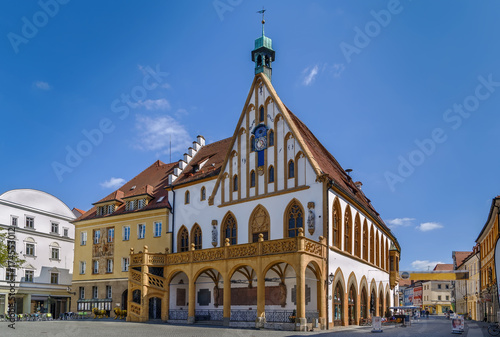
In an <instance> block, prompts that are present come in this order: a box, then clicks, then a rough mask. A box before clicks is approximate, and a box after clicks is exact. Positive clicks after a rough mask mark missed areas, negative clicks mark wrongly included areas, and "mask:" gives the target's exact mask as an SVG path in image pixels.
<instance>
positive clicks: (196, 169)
mask: <svg viewBox="0 0 500 337" xmlns="http://www.w3.org/2000/svg"><path fill="white" fill-rule="evenodd" d="M199 171H200V165H198V164H195V165H193V172H194V173H196V172H199Z"/></svg>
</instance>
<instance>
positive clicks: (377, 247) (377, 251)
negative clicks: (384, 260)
mask: <svg viewBox="0 0 500 337" xmlns="http://www.w3.org/2000/svg"><path fill="white" fill-rule="evenodd" d="M375 265H377V266H379V267H380V240H379V238H378V231H377V234H375Z"/></svg>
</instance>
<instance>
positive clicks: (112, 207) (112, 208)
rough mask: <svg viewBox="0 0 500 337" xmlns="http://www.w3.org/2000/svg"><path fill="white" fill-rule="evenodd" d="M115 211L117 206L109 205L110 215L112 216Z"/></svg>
mask: <svg viewBox="0 0 500 337" xmlns="http://www.w3.org/2000/svg"><path fill="white" fill-rule="evenodd" d="M114 211H115V205H108V214H111V213H113V212H114Z"/></svg>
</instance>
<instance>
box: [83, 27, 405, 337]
mask: <svg viewBox="0 0 500 337" xmlns="http://www.w3.org/2000/svg"><path fill="white" fill-rule="evenodd" d="M263 25H264V21H263ZM263 27H264V26H263ZM274 60H275V51H274V50H273V49H272V40H271V39H270V38H269V37H267V36H265V34H264V28H263V29H262V36H261V37H259V38H258V39H256V40H255V49H254V50H253V51H252V61H253V62H254V63H255V76H254V78H253V82H252V84H251V87H250V91H249V93H248V96H247V98H246V101H245V103H244V105H243V109H242V112H241V115H240V117H239V120H238V121H237V123H236V127H235V129H234V133H233V136H232V137H230V138H227V139H223V140H220V141H217V142H214V143H211V144H205V139H204V138H203V137H202V136H198V138H197V140H196V141H195V142H193V146H192V147H190V148H189V149H187V152H186V153H185V154H184V156H183V158H182V159H181V160H179V161H178V162H174V163H170V164H164V163H162V162H160V161H158V162H156V163H155V164H154V170H153V171H154V172H155V173H154V174H155V176H154V177H150V173H148V171H149V172H151V170H152V169H151V168H148V169H146V170H145V171H144V172H142V173H141V174H139V175H138V176H137V177H136V178H134V182H132V181H131V182H128V183H127V184H125V185H124V186H123V187H121V188H120V189H118V190H117V191H115V192H114V193H113V194H112V195H110V196H108V197H106V198H104V199H102V200H101V201H99V202H98V203H96V204H95V205H96V207H94V208H92V209H91V210H89V211H88V212H87V213H86V214H84V215H83V216H82V217H80V218H79V219H77V220H76V221H75V227H76V236H77V238H78V235H80V234H79V233H81V228H84V227H87V228H88V229H87V232H88V233H89V234H88V235H91V234H90V233H91V231H92V230H97V229H99V230H100V233H101V234H100V235H102V231H104V230H106V229H105V228H108V227H109V226H110V225H109V224H110V223H113V238H112V240H114V243H113V246H114V247H113V248H112V246H111V245H110V246H109V249H115V251H114V253H112V254H111V253H110V251H109V250H107V251H106V252H104V254H108V255H106V261H107V260H110V259H111V260H112V259H113V257H117V258H119V259H127V271H126V272H125V271H124V270H123V268H122V270H117V269H119V268H116V267H115V268H114V269H113V268H112V269H111V270H109V273H106V272H105V271H103V274H105V275H104V276H102V277H101V276H96V275H90V276H89V277H84V276H81V275H80V276H79V275H78V274H77V273H75V274H76V275H75V276H76V278H77V279H78V284H79V286H80V287H90V286H92V287H97V286H98V283H95V282H94V283H92V282H90V281H91V280H97V279H104V278H108V279H109V280H108V281H106V282H108V283H107V285H108V286H109V285H110V284H111V283H110V282H112V281H111V280H112V279H113V280H114V279H116V277H114V276H113V274H114V273H118V274H119V276H120V280H122V281H120V282H121V284H123V281H124V278H125V277H126V278H127V282H128V283H127V287H125V288H124V287H123V286H120V291H119V293H118V294H117V295H116V296H117V297H116V298H115V297H113V296H114V295H112V296H111V297H110V298H109V302H110V303H112V304H113V305H114V304H116V302H119V303H120V306H121V307H126V308H127V311H128V312H127V320H129V321H138V322H144V321H148V320H154V319H160V320H163V321H168V322H187V323H195V322H196V321H203V320H210V321H216V322H219V323H220V324H221V325H226V326H252V327H267V328H280V329H295V330H301V331H304V330H308V329H309V328H311V327H317V328H322V329H326V328H331V327H333V326H336V325H354V324H360V323H361V322H363V321H364V320H367V319H369V318H370V317H372V316H383V315H385V314H386V313H388V312H389V307H391V306H394V305H395V303H397V294H398V291H397V284H398V280H399V256H400V251H401V247H400V245H399V243H398V241H397V239H396V238H395V236H394V234H393V233H392V232H391V231H390V229H389V228H388V227H387V226H386V225H385V224H384V222H383V221H382V219H381V217H380V215H379V214H378V213H377V211H376V210H375V209H374V207H373V206H372V204H371V202H370V200H369V199H368V198H367V197H366V196H365V194H364V193H363V191H362V190H361V183H359V182H354V181H353V180H352V179H351V177H350V176H349V174H348V173H347V172H346V171H345V170H344V169H343V168H342V167H341V165H340V164H339V163H338V162H337V160H336V159H335V158H334V157H333V156H332V155H331V154H330V153H329V152H328V151H327V150H326V149H325V147H324V146H323V145H322V144H321V143H320V142H319V141H318V139H317V138H316V137H315V136H314V135H313V133H312V132H311V131H310V130H309V129H308V128H307V126H306V125H305V124H304V123H303V122H302V121H301V120H300V119H299V118H298V117H297V116H296V115H295V114H293V113H292V112H291V111H290V110H289V109H288V108H287V107H286V106H285V104H284V103H283V102H282V101H281V99H280V97H279V96H278V94H277V93H276V90H275V88H274V87H273V85H272V82H271V78H272V63H273V62H274ZM162 175H163V177H162ZM132 187H134V189H133V190H131V188H132ZM134 191H141V192H134ZM135 199H141V200H143V201H141V209H138V208H137V204H135V206H132V208H130V201H131V200H135ZM160 199H161V200H160ZM156 205H158V206H156ZM103 210H104V211H103ZM154 212H156V213H154ZM118 217H121V218H123V220H124V221H125V220H126V221H125V222H123V221H118ZM112 219H115V220H112ZM155 221H157V222H161V223H163V224H164V225H165V226H164V227H163V229H162V228H160V232H159V233H156V234H159V235H158V236H155V234H154V233H153V232H154V231H155ZM101 223H102V224H103V225H101ZM104 223H106V225H104ZM106 226H107V227H106ZM124 226H128V227H129V229H128V233H129V234H128V235H129V238H128V240H129V242H128V246H129V248H130V249H129V251H128V252H127V253H126V254H127V255H124V254H125V252H124V251H123V247H126V246H127V243H125V244H123V240H122V239H123V233H124V230H125V229H123V228H122V227H124ZM101 227H102V229H101ZM143 228H144V229H143ZM143 230H144V235H143V234H142V232H141V231H143ZM115 233H120V234H119V235H115ZM150 234H151V235H150ZM92 235H94V237H93V240H94V243H92V242H91V241H90V240H89V243H88V244H86V246H80V245H78V243H77V244H75V256H78V257H83V256H87V258H86V259H87V261H79V258H75V266H74V267H75V270H78V268H79V266H78V265H77V263H80V262H84V263H85V264H88V265H91V264H93V263H95V262H92V261H97V260H99V261H101V260H102V257H101V255H102V254H103V251H102V247H101V246H99V247H100V248H95V247H96V245H102V240H104V239H103V238H102V237H99V238H97V239H96V237H95V232H94V234H92ZM107 235H108V237H109V234H107ZM141 235H143V236H142V240H138V239H137V236H141ZM132 237H133V238H132ZM118 241H121V242H120V243H118ZM118 246H122V248H121V249H120V252H119V254H120V255H119V256H117V251H116V247H118ZM79 250H86V251H87V252H86V253H84V254H82V253H80V252H79ZM82 252H83V251H82ZM77 254H78V255H77ZM92 254H94V255H92ZM114 260H116V258H114ZM99 263H102V262H98V264H99ZM106 263H111V264H113V263H114V264H115V265H116V264H118V263H119V261H114V262H106ZM99 268H101V267H98V269H97V270H96V271H97V273H98V274H99V273H100V271H99ZM73 283H74V287H73V289H75V286H76V284H75V281H74V282H73ZM103 285H104V283H103ZM95 289H96V290H95V291H96V293H95V294H94V295H97V298H95V300H96V301H95V302H96V303H97V302H99V301H97V300H99V296H100V294H101V290H98V289H97V288H95ZM85 294H86V293H85ZM102 294H104V295H106V294H105V292H104V291H102ZM84 297H85V295H84ZM75 300H76V302H78V301H80V303H87V302H89V301H91V300H90V299H88V298H80V299H75ZM124 302H126V305H125V306H124ZM85 308H86V310H89V307H85ZM78 310H83V309H80V308H79V309H78ZM278 326H279V327H278Z"/></svg>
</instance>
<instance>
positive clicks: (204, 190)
mask: <svg viewBox="0 0 500 337" xmlns="http://www.w3.org/2000/svg"><path fill="white" fill-rule="evenodd" d="M206 198H207V190H206V189H205V186H203V187H202V188H201V191H200V200H201V201H203V200H205V199H206Z"/></svg>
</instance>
